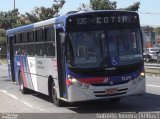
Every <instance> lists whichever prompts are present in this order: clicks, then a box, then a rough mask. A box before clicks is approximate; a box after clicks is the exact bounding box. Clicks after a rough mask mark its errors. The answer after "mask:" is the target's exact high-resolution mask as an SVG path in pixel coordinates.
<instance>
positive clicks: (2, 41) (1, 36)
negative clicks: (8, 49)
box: [0, 29, 6, 46]
mask: <svg viewBox="0 0 160 119" xmlns="http://www.w3.org/2000/svg"><path fill="white" fill-rule="evenodd" d="M5 45H6V31H5V30H3V29H0V46H5Z"/></svg>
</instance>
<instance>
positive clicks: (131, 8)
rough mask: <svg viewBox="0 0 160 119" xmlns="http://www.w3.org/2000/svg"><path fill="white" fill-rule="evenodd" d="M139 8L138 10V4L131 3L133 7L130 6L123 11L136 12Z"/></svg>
mask: <svg viewBox="0 0 160 119" xmlns="http://www.w3.org/2000/svg"><path fill="white" fill-rule="evenodd" d="M139 8H140V2H136V3H133V5H130V6H129V7H127V8H124V10H127V11H138V9H139Z"/></svg>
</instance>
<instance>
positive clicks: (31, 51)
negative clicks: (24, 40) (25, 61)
mask: <svg viewBox="0 0 160 119" xmlns="http://www.w3.org/2000/svg"><path fill="white" fill-rule="evenodd" d="M27 54H28V55H30V56H34V55H35V48H34V44H28V45H27Z"/></svg>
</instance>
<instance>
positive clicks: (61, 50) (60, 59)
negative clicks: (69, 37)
mask: <svg viewBox="0 0 160 119" xmlns="http://www.w3.org/2000/svg"><path fill="white" fill-rule="evenodd" d="M57 64H58V81H59V91H60V97H62V98H67V86H66V70H65V37H64V31H63V30H62V29H61V30H57Z"/></svg>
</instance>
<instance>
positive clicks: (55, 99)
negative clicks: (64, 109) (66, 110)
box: [52, 82, 63, 107]
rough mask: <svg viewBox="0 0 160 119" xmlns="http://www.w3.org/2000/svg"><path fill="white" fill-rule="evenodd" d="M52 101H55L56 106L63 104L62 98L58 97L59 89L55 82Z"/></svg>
mask: <svg viewBox="0 0 160 119" xmlns="http://www.w3.org/2000/svg"><path fill="white" fill-rule="evenodd" d="M52 101H53V103H54V104H55V105H56V106H58V107H61V106H63V102H62V100H60V99H58V98H57V91H56V89H55V84H54V82H53V83H52Z"/></svg>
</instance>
